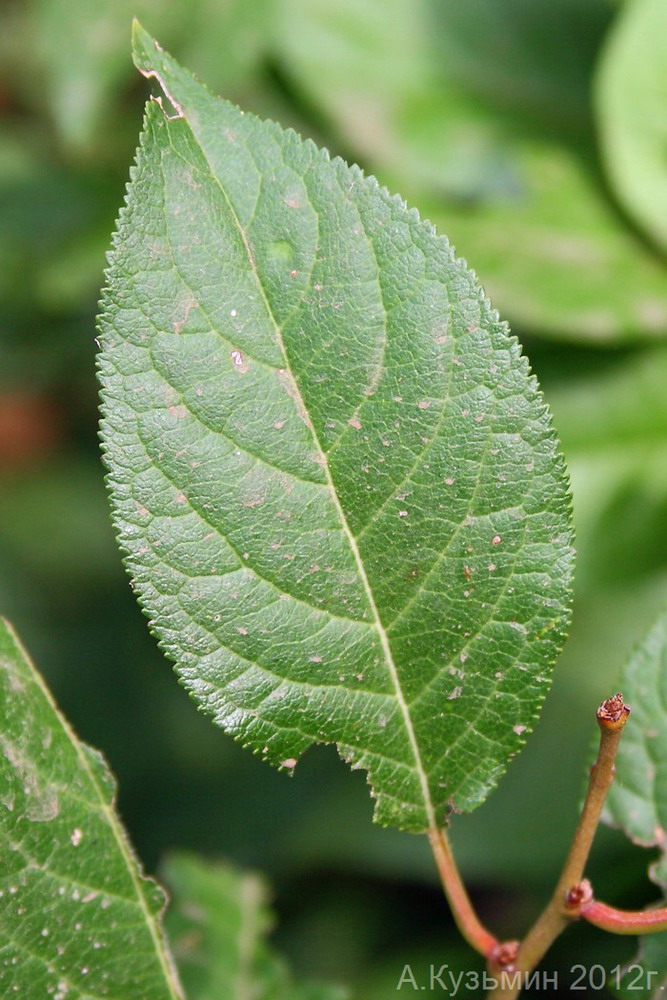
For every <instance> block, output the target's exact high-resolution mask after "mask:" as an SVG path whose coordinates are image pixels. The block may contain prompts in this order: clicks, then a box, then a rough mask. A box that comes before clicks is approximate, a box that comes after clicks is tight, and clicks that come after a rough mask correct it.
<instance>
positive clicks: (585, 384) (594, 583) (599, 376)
mask: <svg viewBox="0 0 667 1000" xmlns="http://www.w3.org/2000/svg"><path fill="white" fill-rule="evenodd" d="M581 368H583V366H581V367H580V370H579V371H578V372H576V373H575V372H572V373H571V374H570V376H569V377H568V378H567V379H566V380H564V381H563V382H562V383H561V384H560V385H557V386H556V387H555V388H554V389H553V390H552V391H550V392H549V393H548V397H549V403H550V405H551V407H552V409H553V412H554V416H555V422H556V425H557V427H558V431H559V435H560V439H561V443H562V447H563V451H564V453H565V456H566V459H567V464H568V469H569V472H570V477H571V479H572V486H573V495H574V513H575V524H576V530H577V552H578V560H577V585H578V589H577V593H578V595H579V596H583V594H584V592H585V591H587V590H588V591H589V593H590V595H591V596H595V594H596V593H597V594H598V595H600V591H601V590H604V588H605V587H608V586H609V584H610V583H612V584H613V585H615V586H616V587H619V586H620V587H626V588H627V587H628V586H630V587H636V586H637V583H638V582H639V581H641V580H642V579H647V578H649V577H650V576H651V575H652V574H653V575H655V574H661V573H664V569H665V565H666V563H667V538H665V532H664V524H665V515H666V513H667V398H666V397H665V384H666V383H667V350H665V348H664V347H660V348H657V347H656V348H653V349H652V350H647V351H643V352H640V353H637V354H634V355H630V356H623V355H621V356H619V357H617V358H609V359H607V361H606V364H604V365H601V364H600V360H599V359H598V358H596V359H594V360H593V363H592V365H591V368H590V370H589V371H585V370H581ZM656 589H657V590H659V593H660V594H663V593H664V581H663V580H662V579H661V578H659V577H658V578H657V579H656ZM606 599H607V598H606V597H603V600H606ZM658 599H659V602H660V604H662V600H663V597H662V596H660V597H659V598H658ZM642 600H643V601H644V602H645V595H642ZM656 610H657V606H656V608H654V610H652V611H651V613H650V616H651V618H653V617H654V615H655V613H656ZM607 613H608V612H607ZM627 618H628V623H627V624H628V627H629V628H632V629H633V632H632V633H630V636H629V639H628V641H629V642H632V641H633V640H632V634H634V635H636V634H637V633H636V629H637V624H636V622H635V621H634V620H633V619H634V616H633V615H630V614H629V615H627ZM621 648H622V647H621Z"/></svg>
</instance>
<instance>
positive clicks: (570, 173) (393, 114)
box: [276, 0, 667, 342]
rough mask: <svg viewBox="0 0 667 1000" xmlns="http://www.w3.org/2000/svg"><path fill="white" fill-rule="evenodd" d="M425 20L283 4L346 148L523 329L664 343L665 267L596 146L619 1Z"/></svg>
mask: <svg viewBox="0 0 667 1000" xmlns="http://www.w3.org/2000/svg"><path fill="white" fill-rule="evenodd" d="M426 9H427V5H423V4H416V3H413V2H412V0H339V2H338V3H337V4H336V5H335V6H332V5H331V4H330V3H329V2H328V0H282V10H283V16H282V17H281V18H280V19H278V20H277V29H276V49H277V52H278V54H279V57H280V58H281V65H282V69H283V72H284V73H285V74H287V75H288V76H289V78H290V79H291V80H292V81H294V84H295V85H296V86H297V87H298V88H299V90H300V91H301V92H302V93H303V95H304V98H305V99H306V100H307V101H308V102H309V105H314V106H316V107H317V108H318V109H319V110H320V111H321V112H322V113H323V114H324V115H325V116H326V120H328V121H329V122H331V123H332V125H333V127H334V128H335V130H336V131H337V133H338V134H340V136H341V137H342V142H343V143H344V144H345V146H346V148H349V149H352V150H354V152H355V155H357V156H359V157H362V158H363V159H364V161H365V162H366V163H368V164H369V165H370V166H371V167H372V169H373V170H376V171H378V172H379V173H380V174H381V176H382V179H383V180H385V181H387V182H390V183H391V184H392V185H395V186H397V187H399V189H400V190H401V191H402V192H403V193H404V194H405V195H406V196H407V197H409V198H412V199H414V200H417V199H418V201H419V203H420V204H421V205H422V206H423V207H424V208H425V210H426V211H427V213H428V215H429V217H430V218H431V219H432V220H433V221H434V222H435V223H436V224H437V225H439V226H441V227H442V228H443V229H444V230H445V231H446V232H447V233H448V235H449V237H450V238H451V239H452V240H453V242H454V243H455V245H456V246H457V247H458V249H459V251H461V252H463V253H464V254H465V255H466V256H467V257H468V258H469V259H471V260H474V262H475V267H476V270H477V273H478V274H479V275H480V277H481V280H482V282H483V284H484V287H485V289H486V290H487V292H488V293H489V294H490V295H491V297H492V298H493V301H494V302H495V303H496V305H497V306H498V307H499V308H500V309H501V310H502V311H503V312H506V313H507V315H508V317H509V318H510V319H511V320H512V321H513V322H517V323H521V324H522V325H523V326H524V327H525V328H527V329H530V330H531V331H535V332H538V333H540V334H545V335H550V336H557V337H561V338H566V339H569V340H584V341H591V342H614V341H626V340H628V341H632V340H636V339H637V338H641V337H644V338H648V337H663V336H664V333H665V329H666V328H667V306H666V305H665V285H666V279H665V269H664V265H663V263H662V262H661V261H660V260H659V259H657V258H656V256H655V255H654V254H653V253H651V252H650V250H648V249H647V248H646V247H645V246H644V245H643V242H642V240H641V239H639V238H638V237H637V235H636V234H635V233H634V232H633V231H632V230H631V229H630V228H629V227H628V226H627V225H626V224H625V223H624V221H623V220H622V219H621V218H620V217H619V215H618V212H617V210H616V209H615V207H614V206H613V205H612V204H611V203H610V202H609V199H608V198H607V197H606V194H605V191H604V190H603V188H602V186H601V184H600V181H599V176H598V170H597V167H596V166H595V160H594V157H595V150H594V149H593V148H592V143H591V141H590V128H589V127H588V122H589V117H590V113H589V110H588V107H587V103H586V95H587V92H588V90H589V88H590V74H591V71H592V70H591V66H592V50H593V49H594V46H595V45H596V44H597V42H598V40H599V38H600V37H601V35H602V32H603V29H604V26H605V24H606V20H607V18H608V16H609V12H608V11H606V10H605V4H604V3H600V2H597V0H593V2H591V3H586V4H582V3H579V2H576V3H570V2H569V0H564V2H563V3H548V2H540V3H537V4H535V3H532V2H530V0H525V3H524V2H523V0H522V3H521V4H516V3H512V4H498V3H495V2H494V0H475V2H474V3H457V2H456V0H453V2H447V3H442V2H438V3H437V4H433V5H432V13H431V20H429V19H428V18H427V17H426V16H425V13H424V12H425V10H426ZM431 21H432V22H433V23H431ZM564 37H566V38H568V40H572V44H569V42H568V44H567V45H565V46H564V45H563V38H564ZM575 39H576V40H575ZM485 57H486V58H485ZM559 74H560V75H559ZM564 109H567V111H568V113H567V114H564ZM575 110H576V114H575V113H574V111H575ZM570 112H572V114H570ZM582 135H583V139H582V138H581V136H582Z"/></svg>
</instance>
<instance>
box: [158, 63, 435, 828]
mask: <svg viewBox="0 0 667 1000" xmlns="http://www.w3.org/2000/svg"><path fill="white" fill-rule="evenodd" d="M155 76H156V77H157V79H158V80H159V82H160V85H161V86H162V87H163V89H164V91H165V93H166V94H167V96H168V97H169V96H170V95H169V93H168V90H167V87H166V86H165V83H164V81H163V79H162V74H160V73H159V72H157V71H156V72H155ZM170 100H171V97H170ZM177 107H178V108H179V110H180V112H181V115H182V116H183V120H185V122H186V123H187V125H188V128H189V129H190V132H191V134H192V137H193V139H194V141H195V142H196V144H197V147H198V148H199V149H200V151H201V153H202V156H203V157H204V159H205V161H206V164H207V166H208V169H209V172H210V176H211V179H212V180H213V182H214V183H215V184H216V185H217V187H218V189H219V190H220V193H221V196H222V198H223V200H224V202H225V205H226V206H227V208H228V210H229V213H230V216H231V218H232V220H233V223H234V226H235V227H236V229H237V232H238V234H239V237H240V239H241V242H242V244H243V247H244V249H245V252H246V255H247V258H248V263H249V264H250V268H251V270H252V273H253V276H254V278H255V282H256V285H257V290H258V293H259V295H260V297H261V300H262V302H263V304H264V307H265V309H266V313H267V316H268V317H269V319H270V321H271V323H272V325H273V328H274V333H275V338H276V344H277V346H278V348H279V350H280V352H281V354H282V356H283V358H284V361H285V371H286V372H287V373H288V374H289V377H290V379H291V380H292V383H293V386H294V392H295V394H296V398H295V403H296V405H297V407H298V408H300V409H301V410H302V411H303V413H304V414H306V415H307V416H308V418H309V430H310V432H311V435H312V438H313V442H314V444H315V447H316V448H317V452H318V456H319V459H320V462H321V467H322V469H323V470H324V473H325V477H326V485H327V486H328V488H329V492H330V494H331V498H332V502H333V505H334V508H335V510H336V513H337V515H338V518H339V520H340V524H341V528H342V531H343V533H344V535H345V537H346V539H347V542H348V545H349V546H350V550H351V552H352V555H353V558H354V561H355V565H356V568H357V572H358V574H359V578H360V580H361V583H362V587H363V590H364V593H365V595H366V599H367V601H368V605H369V607H370V610H371V614H372V619H373V625H374V627H375V629H376V631H377V634H378V637H379V639H380V645H381V647H382V652H383V654H384V658H385V663H386V665H387V670H388V672H389V676H390V679H391V682H392V685H393V687H394V691H395V695H396V701H397V704H398V706H399V709H400V712H401V716H402V718H403V722H404V726H405V730H406V733H407V736H408V742H409V744H410V749H411V751H412V756H413V759H414V764H415V771H416V774H417V777H418V779H419V785H420V789H421V793H422V798H423V802H424V810H425V813H426V817H427V820H428V826H429V828H430V829H432V830H436V829H437V828H438V827H437V823H436V818H435V808H434V805H433V801H432V799H431V793H430V789H429V784H428V777H427V775H426V771H425V768H424V764H423V762H422V758H421V753H420V750H419V744H418V741H417V736H416V733H415V729H414V725H413V723H412V717H411V715H410V709H409V706H408V703H407V701H406V699H405V696H404V694H403V689H402V687H401V683H400V678H399V676H398V670H397V668H396V664H395V662H394V657H393V654H392V650H391V646H390V643H389V637H388V635H387V632H386V630H385V628H384V626H383V624H382V620H381V618H380V613H379V610H378V607H377V604H376V602H375V597H374V594H373V590H372V588H371V585H370V581H369V579H368V576H367V574H366V569H365V566H364V564H363V560H362V558H361V553H360V551H359V547H358V545H357V541H356V538H355V537H354V535H353V533H352V530H351V528H350V526H349V524H348V521H347V518H346V516H345V512H344V511H343V508H342V506H341V503H340V500H339V498H338V493H337V491H336V487H335V483H334V481H333V478H332V475H331V469H330V466H329V461H328V458H327V454H326V452H325V451H324V449H323V447H322V444H321V442H320V440H319V437H318V435H317V433H316V431H315V427H314V425H313V422H312V420H311V419H310V414H309V410H308V407H307V406H306V403H305V400H304V398H303V395H302V393H301V389H300V387H299V384H298V382H297V380H296V377H295V376H294V374H293V372H292V367H291V365H290V359H289V355H288V353H287V350H286V347H285V343H284V340H283V337H282V330H281V327H280V324H279V323H278V322H277V319H276V317H275V315H274V313H273V309H272V308H271V304H270V302H269V299H268V297H267V295H266V292H265V289H264V285H263V283H262V279H261V277H260V274H259V270H258V268H257V262H256V260H255V255H254V253H253V250H252V247H251V245H250V242H249V240H248V237H247V235H246V232H245V230H244V228H243V226H242V224H241V221H240V219H239V217H238V215H237V213H236V211H235V209H234V206H233V204H232V202H231V200H230V198H229V196H228V194H227V192H226V191H225V188H224V186H223V184H222V183H221V181H220V179H219V177H218V176H217V173H216V171H215V170H214V167H213V164H212V163H211V161H210V159H209V156H208V153H207V151H206V149H205V148H204V146H203V145H202V144H201V143H200V141H199V139H198V136H197V134H196V131H195V129H194V127H193V125H192V124H191V122H190V119H189V117H188V113H187V111H186V109H185V108H184V107H183V105H182V104H180V102H179V103H178V104H177ZM247 148H248V147H247V146H246V149H247ZM248 152H249V154H250V155H251V156H252V152H251V151H250V150H248ZM360 221H361V220H360ZM364 235H365V236H366V239H368V240H369V241H370V242H372V241H371V237H370V236H369V235H368V234H367V233H366V232H365V231H364Z"/></svg>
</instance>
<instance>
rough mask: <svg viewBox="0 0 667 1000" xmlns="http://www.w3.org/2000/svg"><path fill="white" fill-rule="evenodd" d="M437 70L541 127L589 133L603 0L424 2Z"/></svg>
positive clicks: (605, 9) (605, 14) (605, 15)
mask: <svg viewBox="0 0 667 1000" xmlns="http://www.w3.org/2000/svg"><path fill="white" fill-rule="evenodd" d="M428 6H429V7H430V12H431V19H432V22H433V24H434V26H435V29H436V30H435V31H434V32H433V33H432V35H431V41H432V44H433V45H434V48H435V50H436V52H437V55H438V58H439V60H440V63H441V66H442V67H443V72H444V74H445V75H446V77H447V78H448V79H449V80H450V81H451V82H453V83H455V84H460V85H462V86H463V87H464V88H465V89H466V90H467V91H469V92H470V93H472V94H477V95H479V96H480V97H483V98H484V100H485V101H486V102H488V104H489V105H490V106H495V107H498V108H501V109H504V110H508V111H512V112H514V113H515V114H517V115H519V116H521V117H522V119H523V120H524V121H525V120H526V119H528V120H529V121H530V122H531V123H532V124H533V125H534V126H537V127H538V128H539V129H540V130H544V131H548V132H549V134H553V133H554V131H560V132H562V133H564V134H565V135H570V136H571V135H583V136H586V134H587V133H588V132H589V129H590V125H591V111H590V107H589V90H590V77H591V73H592V70H593V66H594V63H595V57H596V54H597V49H598V46H599V44H600V40H601V38H602V37H603V35H604V32H605V30H606V28H607V25H608V23H609V20H610V18H611V11H610V8H609V4H608V2H607V0H513V2H512V3H498V2H497V0H466V2H465V3H460V0H429V4H428Z"/></svg>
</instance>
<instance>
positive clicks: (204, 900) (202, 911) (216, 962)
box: [164, 854, 346, 1000]
mask: <svg viewBox="0 0 667 1000" xmlns="http://www.w3.org/2000/svg"><path fill="white" fill-rule="evenodd" d="M164 878H165V881H166V883H167V885H168V886H169V888H170V889H171V891H172V893H173V901H172V903H171V905H170V907H169V911H168V913H167V918H166V927H167V932H168V934H169V938H170V941H171V944H172V948H173V952H174V957H175V958H176V961H177V962H178V967H179V971H180V973H181V977H182V980H183V984H184V986H185V989H186V992H187V996H188V1000H243V998H245V997H252V998H253V1000H344V998H345V996H346V993H345V991H343V990H341V989H339V988H338V987H334V986H319V985H296V984H295V983H294V981H293V979H292V976H291V974H290V972H289V970H288V968H287V966H286V964H285V962H284V961H283V960H282V958H280V957H279V956H278V955H277V954H276V953H275V952H274V950H273V949H272V948H271V947H269V945H268V944H267V942H266V937H267V934H268V933H269V931H270V930H271V929H272V925H273V920H272V916H271V913H270V912H269V909H268V905H267V904H268V893H267V889H266V886H265V885H264V882H263V881H262V880H261V879H260V878H259V877H258V876H257V875H254V874H250V873H248V872H239V871H237V870H235V869H234V868H232V867H230V866H229V865H222V864H211V863H206V862H204V861H201V860H199V859H198V858H196V857H194V856H190V855H183V854H181V855H176V856H174V857H172V858H170V859H169V860H168V861H167V863H166V864H165V866H164Z"/></svg>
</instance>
